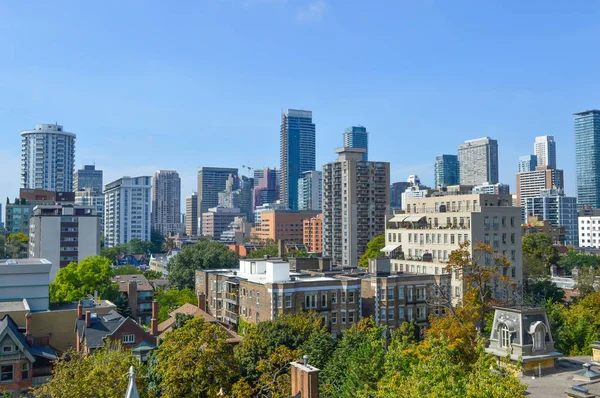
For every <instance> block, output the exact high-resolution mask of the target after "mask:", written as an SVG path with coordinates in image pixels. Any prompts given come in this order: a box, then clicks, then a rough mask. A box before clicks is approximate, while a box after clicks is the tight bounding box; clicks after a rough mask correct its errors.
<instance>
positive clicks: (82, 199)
mask: <svg viewBox="0 0 600 398" xmlns="http://www.w3.org/2000/svg"><path fill="white" fill-rule="evenodd" d="M75 204H76V205H78V206H88V207H93V208H94V209H95V210H96V214H97V215H99V216H100V231H104V194H103V193H102V192H96V191H95V189H94V188H84V189H83V190H80V191H75Z"/></svg>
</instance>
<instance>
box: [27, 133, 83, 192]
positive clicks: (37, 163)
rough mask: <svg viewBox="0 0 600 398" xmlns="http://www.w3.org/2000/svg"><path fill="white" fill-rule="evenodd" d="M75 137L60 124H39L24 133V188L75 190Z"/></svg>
mask: <svg viewBox="0 0 600 398" xmlns="http://www.w3.org/2000/svg"><path fill="white" fill-rule="evenodd" d="M74 171H75V134H73V133H67V132H65V131H63V126H61V125H59V124H36V125H35V128H34V129H33V130H24V131H22V132H21V186H22V187H23V188H30V189H45V190H48V191H62V192H72V191H73V172H74Z"/></svg>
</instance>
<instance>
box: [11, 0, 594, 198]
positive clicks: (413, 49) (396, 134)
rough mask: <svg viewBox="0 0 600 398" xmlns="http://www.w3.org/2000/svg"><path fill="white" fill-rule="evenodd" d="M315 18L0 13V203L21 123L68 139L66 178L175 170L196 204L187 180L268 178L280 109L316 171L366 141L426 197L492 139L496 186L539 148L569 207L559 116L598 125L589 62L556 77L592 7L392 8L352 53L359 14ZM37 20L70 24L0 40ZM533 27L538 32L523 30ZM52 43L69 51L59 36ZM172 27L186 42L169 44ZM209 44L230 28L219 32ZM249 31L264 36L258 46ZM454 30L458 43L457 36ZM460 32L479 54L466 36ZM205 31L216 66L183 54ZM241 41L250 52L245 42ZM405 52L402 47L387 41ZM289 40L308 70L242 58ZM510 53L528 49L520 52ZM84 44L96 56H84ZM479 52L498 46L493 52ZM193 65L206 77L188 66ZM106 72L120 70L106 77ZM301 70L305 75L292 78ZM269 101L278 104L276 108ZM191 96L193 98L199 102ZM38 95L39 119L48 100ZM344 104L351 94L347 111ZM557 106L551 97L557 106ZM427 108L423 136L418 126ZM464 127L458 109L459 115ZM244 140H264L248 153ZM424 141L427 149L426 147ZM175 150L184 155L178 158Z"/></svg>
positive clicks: (358, 38)
mask: <svg viewBox="0 0 600 398" xmlns="http://www.w3.org/2000/svg"><path fill="white" fill-rule="evenodd" d="M323 4H325V7H324V8H323V10H322V14H319V15H320V16H315V17H314V19H311V18H308V19H307V18H306V17H304V16H303V17H298V15H304V14H302V10H305V9H307V8H308V7H309V5H310V2H304V1H302V2H297V3H293V4H292V3H291V2H285V1H281V2H264V1H248V2H247V3H246V2H244V4H243V5H239V4H234V2H208V3H207V4H202V5H195V4H185V5H182V7H183V8H184V9H186V11H189V15H195V16H196V17H201V18H200V20H201V21H203V22H205V23H200V24H198V23H197V24H193V26H191V25H192V24H186V23H185V22H186V21H187V18H188V17H186V16H183V15H180V14H177V13H175V14H174V12H173V11H172V10H169V9H168V7H166V6H156V7H147V9H144V10H142V11H141V15H140V16H141V17H143V18H144V20H145V21H147V27H141V29H140V26H137V24H133V25H130V24H129V22H130V21H131V20H132V19H138V18H133V16H134V15H137V13H139V12H140V10H139V9H138V8H137V7H134V6H132V5H120V7H119V8H118V12H117V8H116V7H115V6H114V5H107V6H106V8H105V9H103V10H97V9H96V8H95V7H93V6H92V5H81V7H77V8H73V9H70V10H60V9H57V8H56V7H52V6H50V5H47V4H40V5H39V6H38V7H35V8H34V9H30V8H29V7H25V6H24V5H21V4H11V5H5V6H3V11H4V12H3V13H2V16H0V20H1V22H2V26H3V28H4V29H6V36H5V37H4V38H2V39H0V47H1V48H2V49H3V50H5V51H7V54H10V55H11V57H10V58H9V62H6V63H4V64H3V65H1V66H0V72H2V75H3V76H11V79H10V80H9V79H4V80H3V81H2V86H3V89H4V92H5V94H6V95H5V96H4V98H3V99H0V117H2V120H3V126H2V136H3V138H5V140H6V141H5V145H3V148H2V149H1V150H0V155H2V157H1V158H2V160H1V163H0V166H1V167H2V168H3V170H5V171H6V172H5V173H2V176H0V195H3V197H6V196H8V197H11V198H12V197H14V196H15V195H16V194H17V192H18V187H19V178H18V173H19V169H20V156H19V154H18V150H19V146H18V145H19V136H18V134H19V132H20V131H21V130H23V129H27V128H30V127H31V126H32V125H34V124H36V123H54V122H55V121H57V122H58V123H59V124H63V125H65V126H67V127H68V130H69V131H74V132H76V133H77V153H76V165H82V164H92V163H94V161H95V164H96V165H97V166H98V168H99V169H102V170H104V171H105V181H113V180H115V179H117V178H119V177H121V176H122V175H124V174H127V175H132V176H135V175H151V174H152V173H153V172H154V171H155V170H156V169H175V170H178V172H179V173H180V175H181V178H182V196H184V195H189V194H190V193H191V192H192V191H194V190H195V188H194V187H195V175H196V170H197V168H198V167H202V166H213V167H237V168H240V167H241V165H248V164H249V165H251V166H252V167H254V168H259V167H268V166H270V167H275V166H277V165H278V164H279V159H278V158H279V150H278V142H277V141H278V139H277V138H278V133H279V123H280V120H279V115H280V112H281V109H286V108H303V109H311V110H312V111H313V117H314V121H315V123H316V124H317V125H318V128H319V131H320V132H322V134H318V135H317V142H316V146H317V162H316V169H319V168H320V166H322V165H323V164H325V163H327V162H329V161H333V160H334V158H335V157H334V156H333V155H332V151H333V149H334V148H336V147H338V146H339V132H340V131H343V129H344V128H345V127H347V126H348V125H353V124H361V125H365V126H368V127H369V131H371V137H370V143H369V146H370V147H369V152H370V156H371V157H372V158H373V159H381V160H388V161H390V163H391V180H392V181H393V182H394V181H404V180H406V178H407V176H408V175H409V174H418V175H419V176H420V177H421V179H422V181H423V182H424V183H425V184H427V185H430V186H433V167H432V164H433V162H434V160H435V156H437V155H439V154H442V153H453V152H454V151H455V148H456V145H458V143H460V142H462V141H464V140H467V139H472V138H476V137H479V136H484V135H488V136H491V137H494V138H496V139H497V140H498V141H499V155H500V159H499V161H500V181H501V182H504V183H509V184H510V183H511V182H512V181H513V179H514V177H513V176H514V175H515V174H516V172H517V168H516V167H517V166H516V161H517V159H518V156H520V155H523V154H528V153H530V152H531V144H530V141H531V140H532V139H533V138H534V137H535V136H539V135H545V134H548V135H552V136H554V137H555V140H556V142H557V146H558V147H559V148H557V149H558V152H559V159H558V167H560V168H562V169H564V170H565V183H566V187H565V188H566V193H567V194H569V195H574V194H575V192H576V188H575V187H576V181H575V149H574V132H573V118H572V114H573V113H574V112H581V111H584V110H586V109H593V108H597V107H598V104H596V103H595V101H596V98H595V96H594V95H595V92H596V91H597V90H598V87H597V85H598V83H595V82H590V81H587V80H586V81H585V84H583V83H582V82H583V76H585V75H586V74H593V70H592V69H591V65H593V64H595V63H594V62H593V61H594V60H595V57H596V55H595V54H590V55H591V59H590V62H589V63H585V64H578V65H577V66H574V65H573V64H571V63H568V62H566V60H568V59H573V58H574V55H575V54H578V53H580V52H581V51H582V48H583V45H584V44H583V43H584V42H585V40H583V39H584V38H585V37H587V35H589V34H592V33H593V32H594V31H595V30H594V29H595V20H596V18H595V14H594V12H593V7H592V11H590V10H589V8H587V9H586V7H584V6H582V7H581V8H580V9H577V10H572V9H569V8H567V5H561V4H554V5H552V6H549V7H545V9H551V10H552V11H553V12H550V13H542V10H541V9H538V7H537V6H536V5H535V4H526V5H523V6H522V7H520V9H519V10H518V11H517V10H516V9H515V8H513V7H500V6H499V5H491V4H480V5H477V6H470V7H467V6H465V5H449V4H448V5H445V4H433V3H432V4H414V5H409V6H402V5H399V4H395V3H392V2H390V3H388V4H383V3H382V4H380V5H378V6H373V7H371V9H370V10H369V12H368V13H367V14H366V16H365V18H364V19H362V18H361V19H360V20H361V22H363V23H364V26H365V28H366V31H367V33H361V34H360V35H359V34H358V32H353V31H352V29H350V28H349V27H348V24H347V23H346V22H344V23H342V21H348V20H349V19H351V20H358V19H357V18H358V17H357V16H358V15H362V14H361V13H360V12H361V11H364V10H358V9H357V8H358V6H357V5H356V4H351V2H350V3H348V4H346V3H344V4H334V3H331V2H327V1H325V2H323ZM590 4H591V3H590ZM567 10H568V12H566V11H567ZM98 11H99V12H100V15H98V16H99V17H103V16H104V15H107V16H108V15H110V16H111V18H114V23H115V26H114V29H113V30H111V32H109V33H108V36H107V35H106V34H105V33H101V32H102V29H83V27H84V26H86V25H88V24H89V23H90V22H94V21H97V20H99V19H101V18H99V19H96V18H92V17H91V16H92V15H95V14H96V12H98ZM406 13H408V15H410V16H411V17H410V18H407V21H406V22H407V23H406V24H397V21H396V20H395V19H394V18H391V15H394V14H400V15H406ZM478 14H483V15H487V16H490V17H486V24H485V26H481V25H480V23H479V22H477V18H472V16H473V15H478ZM525 16H527V17H525ZM36 18H39V19H41V18H56V19H59V20H65V21H68V24H65V25H61V26H60V27H58V29H56V30H54V31H52V32H46V31H43V30H42V27H41V26H32V27H31V29H30V30H28V31H27V32H22V34H20V35H16V34H15V33H14V32H16V30H15V29H13V28H14V27H16V26H19V25H20V24H23V23H25V22H26V21H29V20H31V19H36ZM507 19H510V20H512V21H513V24H512V25H513V26H512V27H511V28H510V29H509V28H508V27H507V26H506V24H504V23H503V21H505V20H507ZM532 19H535V20H536V22H537V23H536V24H532V23H531V21H532ZM162 20H171V21H173V22H172V23H169V24H166V23H164V22H161V21H162ZM403 20H404V19H403ZM94 23H97V22H94ZM156 24H161V26H162V27H163V28H164V29H162V33H161V34H160V35H158V32H153V30H152V29H150V28H149V27H150V26H152V25H156ZM398 25H400V26H401V27H398ZM66 26H70V28H69V29H78V30H80V31H82V35H79V36H77V37H73V36H72V35H68V34H67V32H68V30H67V28H66ZM180 26H181V27H182V26H186V28H185V29H189V31H185V32H182V31H181V29H182V28H179V27H180ZM223 26H232V27H233V28H231V29H232V30H231V31H227V30H225V29H223ZM257 26H262V28H261V29H257V30H256V28H257ZM281 26H286V28H287V29H286V31H285V33H284V34H282V35H281V36H282V37H280V38H273V37H272V36H273V35H272V31H273V30H275V29H277V31H280V29H279V28H280V27H281ZM461 26H462V27H463V28H464V29H457V28H458V27H461ZM11 27H12V28H11ZM557 27H558V28H557ZM381 29H385V30H386V31H387V32H388V36H389V39H390V40H392V41H394V42H396V43H397V46H398V47H399V49H400V50H401V51H395V52H393V53H394V54H396V55H392V54H389V53H388V51H385V49H384V48H383V43H381V44H379V42H380V41H379V40H376V38H377V37H378V36H379V35H380V34H381V32H382V30H381ZM474 29H477V31H478V32H479V34H478V35H476V36H477V37H475V36H474V35H470V34H468V33H469V32H472V31H473V30H474ZM213 30H214V32H215V33H214V34H215V35H219V37H221V38H222V41H221V43H222V46H220V48H217V47H215V46H213V45H210V41H207V40H205V39H202V40H198V41H197V44H196V43H195V42H194V40H192V39H186V37H205V36H206V37H208V35H205V34H204V33H205V31H206V32H211V31H213ZM253 30H255V32H254V36H251V37H248V38H245V37H244V36H247V35H248V32H252V31H253ZM336 32H338V33H336ZM339 35H341V36H339ZM406 35H408V37H409V38H408V39H405V40H402V39H401V38H402V37H404V36H406ZM327 36H331V37H332V39H335V40H338V39H342V40H341V43H340V45H339V46H336V47H335V48H333V50H332V48H331V47H332V46H331V45H330V44H331V43H330V41H329V40H325V41H324V42H323V43H320V42H321V41H323V40H322V38H323V37H327ZM161 37H162V38H161ZM300 37H301V38H302V40H304V42H305V43H306V44H307V45H308V46H312V50H311V51H314V53H315V55H316V56H317V59H318V62H313V61H314V60H313V59H312V58H311V57H306V56H305V55H300V54H292V55H291V56H290V58H286V59H279V60H276V62H273V60H274V58H271V57H266V58H264V59H262V57H255V58H256V59H252V60H248V57H246V56H247V55H248V54H257V53H260V54H266V53H277V50H278V49H279V50H280V49H281V46H282V43H284V42H285V41H287V42H290V41H291V40H293V39H297V38H300ZM523 37H528V39H527V40H526V41H523ZM123 38H126V42H127V43H129V44H130V45H129V46H126V48H127V52H119V51H117V52H116V53H114V54H112V51H113V50H114V48H115V47H118V46H115V43H116V42H117V40H123ZM440 39H441V40H442V41H443V43H442V44H444V49H445V50H444V51H443V52H442V53H441V54H440V55H439V56H440V57H442V58H441V59H440V60H439V62H437V61H436V62H431V55H430V54H431V46H432V45H433V43H436V41H438V40H440ZM179 41H181V42H182V43H183V45H184V46H189V51H187V52H186V55H182V52H181V51H179V50H180V49H181V47H179V46H174V47H173V49H171V48H170V47H171V44H172V42H173V43H177V42H179ZM83 42H88V43H92V44H93V45H89V46H82V45H81V43H83ZM384 42H386V41H384ZM455 42H456V43H455ZM488 42H494V43H496V44H495V46H493V47H494V48H493V50H492V48H491V47H490V46H487V45H486V43H488ZM145 43H147V44H145ZM149 43H153V44H152V47H149V46H150V44H149ZM207 43H208V46H207ZM374 43H375V45H373V44H374ZM457 43H461V44H460V45H458V44H457ZM139 44H141V45H139ZM437 47H439V45H438V46H437ZM437 47H436V48H437ZM151 48H152V51H150V49H151ZM532 48H533V49H534V51H531V49H532ZM75 49H77V51H75ZM200 49H202V51H200ZM350 49H352V50H354V51H355V52H364V53H365V54H366V55H368V56H365V57H363V58H364V62H363V63H362V64H348V65H345V66H344V70H341V68H340V66H339V63H337V62H335V60H337V59H341V58H343V56H344V54H347V53H348V52H349V51H350ZM325 50H327V51H325ZM32 53H35V54H36V56H37V57H40V58H44V57H46V58H50V57H53V58H55V59H57V61H56V62H57V63H56V64H54V65H52V64H47V65H46V64H39V63H38V64H31V63H29V62H27V60H28V59H30V57H31V54H32ZM72 54H78V55H77V56H74V55H72ZM200 54H202V56H200ZM228 54H236V55H235V57H238V56H240V55H243V56H244V57H245V59H246V62H248V64H247V66H246V68H245V71H244V73H237V72H236V70H239V68H238V67H233V66H232V65H234V63H233V62H232V60H233V58H231V55H228ZM397 54H404V55H402V56H400V55H397ZM57 55H58V57H57ZM223 55H225V58H224V59H223V60H222V61H221V56H223ZM392 56H393V57H394V58H390V57H392ZM207 57H208V58H210V59H213V60H214V61H212V62H210V63H206V62H201V60H202V59H206V58H207ZM398 57H401V58H398ZM119 58H120V59H121V61H122V62H114V61H115V60H116V59H119ZM309 58H310V60H311V61H310V65H311V66H312V68H310V69H311V70H312V71H308V68H307V67H306V66H307V65H308V63H307V62H309V61H308V59H309ZM408 60H410V61H411V62H409V63H408V64H410V65H407V62H406V61H408ZM465 61H468V62H467V63H465ZM117 64H118V67H115V66H113V65H117ZM238 65H239V63H238ZM398 65H402V66H401V67H399V66H398ZM515 65H519V67H518V68H515ZM541 65H543V68H540V66H541ZM367 71H368V73H366V72H367ZM490 75H493V76H494V78H493V79H490ZM91 76H94V78H92V77H91ZM556 76H561V79H559V80H557V79H556V78H555V77H556ZM156 82H158V84H155V83H156ZM367 82H368V84H367ZM549 82H551V84H550V83H549ZM282 86H287V87H286V89H285V90H281V89H280V88H281V87H282ZM174 87H177V89H174ZM223 87H224V88H225V90H223V89H222V88H223ZM84 88H85V89H84ZM198 91H201V92H203V93H204V95H202V96H198V95H197V93H198ZM50 92H51V93H52V96H53V101H47V99H46V98H47V93H50ZM92 92H93V95H92V94H90V93H92ZM357 92H361V93H362V94H361V95H360V96H357V95H356V93H357ZM558 92H560V93H561V94H560V96H559V95H555V94H556V93H558ZM207 98H210V100H207ZM432 107H435V108H436V112H437V115H436V117H435V118H430V117H427V114H426V112H427V110H429V109H431V108H432ZM399 109H400V111H398V110H399ZM464 109H469V111H470V112H469V114H468V115H467V114H466V113H465V112H464ZM149 112H151V114H152V118H151V119H150V118H148V114H149ZM198 119H203V123H202V128H200V129H194V133H193V134H189V132H190V128H191V127H192V126H195V125H196V124H197V122H198ZM442 121H443V122H442ZM525 136H527V139H524V137H525ZM221 137H231V138H232V139H229V140H227V145H228V147H227V150H226V151H205V150H203V149H204V148H206V143H207V142H208V143H210V142H216V141H215V140H216V139H217V138H221ZM256 137H261V140H260V148H259V146H258V145H257V142H258V141H257V140H256ZM427 137H430V138H431V139H430V140H429V139H428V140H426V141H423V138H427ZM107 138H109V139H107ZM265 138H266V139H265ZM184 139H185V140H186V145H181V141H182V140H184ZM396 139H398V142H401V141H403V142H406V143H409V144H411V145H416V146H419V150H417V151H413V152H414V153H406V152H405V153H403V156H401V157H399V156H397V147H396V145H390V144H391V143H392V142H393V141H394V140H396ZM421 142H425V143H426V145H420V143H421ZM134 146H135V148H136V151H135V153H132V154H130V155H129V156H127V157H124V156H122V153H121V151H119V150H118V149H119V148H131V147H134ZM249 148H252V149H253V150H249ZM259 149H260V150H259ZM216 152H219V153H216ZM221 152H225V153H221ZM142 154H143V155H142ZM154 162H155V163H154ZM240 170H241V169H240ZM15 175H17V177H16V178H15Z"/></svg>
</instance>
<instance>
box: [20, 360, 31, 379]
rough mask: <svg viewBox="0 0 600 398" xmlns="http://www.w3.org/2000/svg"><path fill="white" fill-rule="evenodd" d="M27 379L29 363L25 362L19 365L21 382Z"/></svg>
mask: <svg viewBox="0 0 600 398" xmlns="http://www.w3.org/2000/svg"><path fill="white" fill-rule="evenodd" d="M27 379H29V363H27V362H25V363H22V364H21V380H27Z"/></svg>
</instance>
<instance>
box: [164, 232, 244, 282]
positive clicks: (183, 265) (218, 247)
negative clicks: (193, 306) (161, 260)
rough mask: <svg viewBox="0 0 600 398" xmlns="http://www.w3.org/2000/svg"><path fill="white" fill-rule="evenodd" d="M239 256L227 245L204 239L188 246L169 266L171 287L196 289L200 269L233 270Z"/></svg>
mask: <svg viewBox="0 0 600 398" xmlns="http://www.w3.org/2000/svg"><path fill="white" fill-rule="evenodd" d="M238 261H239V256H238V255H237V253H235V252H234V251H232V250H229V247H227V246H226V245H224V244H222V243H220V242H215V241H212V240H207V239H203V240H201V241H200V242H198V243H194V244H193V245H188V246H185V247H184V248H183V250H182V251H180V252H179V253H177V255H176V256H175V257H173V258H171V259H170V260H169V262H168V264H167V271H169V276H168V278H169V285H170V286H171V287H173V288H176V289H185V288H190V289H193V288H194V274H195V271H196V270H200V269H215V268H231V267H235V266H236V265H238Z"/></svg>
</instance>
